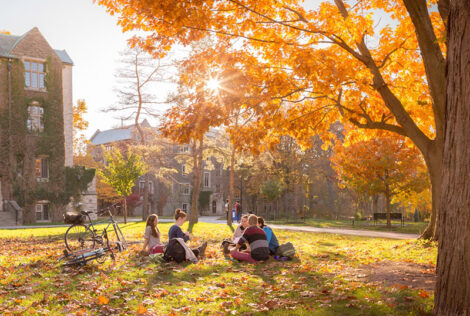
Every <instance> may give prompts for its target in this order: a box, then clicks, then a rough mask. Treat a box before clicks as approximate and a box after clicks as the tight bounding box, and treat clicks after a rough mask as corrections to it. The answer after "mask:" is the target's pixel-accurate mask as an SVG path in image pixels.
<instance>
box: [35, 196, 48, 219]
mask: <svg viewBox="0 0 470 316" xmlns="http://www.w3.org/2000/svg"><path fill="white" fill-rule="evenodd" d="M50 221H51V218H50V216H49V204H48V202H47V201H40V202H38V203H37V204H36V222H50Z"/></svg>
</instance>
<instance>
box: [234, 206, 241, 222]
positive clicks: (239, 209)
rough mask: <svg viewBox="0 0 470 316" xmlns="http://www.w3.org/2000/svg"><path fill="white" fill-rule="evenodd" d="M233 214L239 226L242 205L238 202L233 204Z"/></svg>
mask: <svg viewBox="0 0 470 316" xmlns="http://www.w3.org/2000/svg"><path fill="white" fill-rule="evenodd" d="M235 213H236V214H237V223H239V224H240V220H241V218H242V205H241V204H240V201H237V203H235Z"/></svg>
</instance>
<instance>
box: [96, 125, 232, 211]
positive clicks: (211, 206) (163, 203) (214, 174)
mask: <svg viewBox="0 0 470 316" xmlns="http://www.w3.org/2000/svg"><path fill="white" fill-rule="evenodd" d="M141 126H142V127H143V128H145V129H147V130H153V131H154V129H152V128H151V126H150V124H149V123H148V122H147V121H146V120H144V121H143V122H142V123H141ZM148 134H150V133H148ZM208 136H209V137H213V138H214V137H218V134H217V133H214V132H212V133H209V135H208ZM137 140H138V135H137V130H136V128H135V125H130V126H121V127H120V128H114V129H110V130H106V131H100V130H97V131H96V132H95V133H94V134H93V136H92V137H91V138H90V144H91V145H92V146H93V151H92V152H93V156H94V159H95V160H96V161H98V162H100V163H104V155H103V152H102V151H103V150H105V151H107V150H112V149H113V148H114V147H119V148H126V147H127V146H129V145H130V144H133V143H135V142H136V141H137ZM162 143H163V142H162ZM164 143H165V149H164V150H163V151H164V152H163V153H162V155H164V156H165V159H163V160H164V161H165V166H164V167H165V168H167V169H173V170H175V172H174V173H172V174H171V176H169V177H168V178H167V179H166V181H165V182H163V181H160V180H158V179H157V178H156V177H155V176H153V175H151V176H150V181H149V204H150V205H149V210H150V213H156V214H159V215H163V216H172V215H173V214H174V210H175V209H176V208H181V209H183V210H184V211H185V212H190V211H191V193H192V174H191V172H190V171H189V169H190V168H189V167H188V166H187V164H186V163H184V160H190V159H191V158H190V157H191V148H190V146H189V145H178V144H173V143H170V142H168V141H166V142H164ZM185 156H187V157H185ZM209 161H211V163H210V164H208V162H209ZM209 165H211V168H208V166H209ZM228 185H229V172H228V170H226V169H224V168H223V165H222V164H221V163H219V162H217V160H216V159H215V158H214V157H208V158H207V159H206V162H205V168H204V171H203V176H202V184H201V193H200V201H201V202H202V203H200V205H199V212H200V215H212V216H214V215H224V214H225V211H224V201H225V199H226V198H227V197H228V192H229V187H228ZM144 187H145V181H144V177H141V178H139V179H138V180H137V182H136V185H135V187H134V189H133V194H137V195H138V196H139V197H140V200H141V201H142V200H143V193H144ZM142 209H143V206H142V203H139V204H138V206H137V207H136V208H135V209H134V210H133V215H134V216H141V214H142Z"/></svg>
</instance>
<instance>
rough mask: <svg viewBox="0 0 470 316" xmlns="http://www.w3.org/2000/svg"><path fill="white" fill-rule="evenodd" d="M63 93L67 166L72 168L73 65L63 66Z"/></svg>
mask: <svg viewBox="0 0 470 316" xmlns="http://www.w3.org/2000/svg"><path fill="white" fill-rule="evenodd" d="M62 91H63V93H62V94H63V100H64V141H65V144H64V146H65V166H67V167H70V166H72V165H73V113H72V108H73V94H72V66H71V65H65V64H64V65H63V68H62Z"/></svg>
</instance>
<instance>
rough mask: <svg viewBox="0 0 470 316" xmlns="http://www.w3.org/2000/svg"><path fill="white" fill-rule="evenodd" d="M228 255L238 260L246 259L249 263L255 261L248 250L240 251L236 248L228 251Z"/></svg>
mask: <svg viewBox="0 0 470 316" xmlns="http://www.w3.org/2000/svg"><path fill="white" fill-rule="evenodd" d="M230 255H231V256H232V258H234V259H237V260H240V261H247V262H250V263H256V262H257V261H256V260H255V259H253V258H252V257H251V254H250V253H249V252H240V251H238V250H232V251H230Z"/></svg>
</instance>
